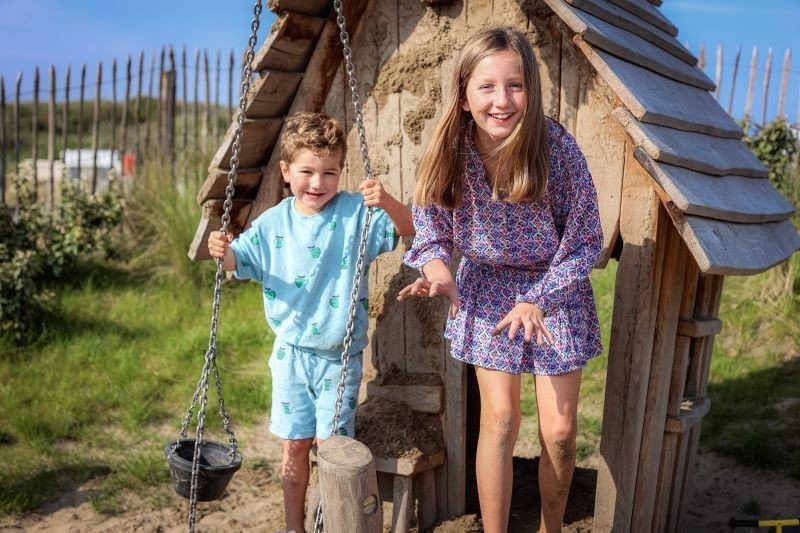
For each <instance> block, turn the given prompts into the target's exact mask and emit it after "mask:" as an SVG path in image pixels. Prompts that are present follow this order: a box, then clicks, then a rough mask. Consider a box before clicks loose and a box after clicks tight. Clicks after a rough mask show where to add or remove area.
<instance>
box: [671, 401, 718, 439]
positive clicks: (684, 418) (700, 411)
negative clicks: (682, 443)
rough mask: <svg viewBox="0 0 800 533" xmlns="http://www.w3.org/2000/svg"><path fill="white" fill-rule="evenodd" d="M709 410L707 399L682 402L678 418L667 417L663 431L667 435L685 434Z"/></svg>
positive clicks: (709, 404) (709, 403) (709, 405)
mask: <svg viewBox="0 0 800 533" xmlns="http://www.w3.org/2000/svg"><path fill="white" fill-rule="evenodd" d="M710 410H711V402H710V401H709V399H708V398H689V399H686V400H684V401H683V404H682V405H681V412H680V414H679V415H678V416H673V415H669V416H668V417H667V423H666V425H665V427H664V431H667V432H668V433H686V432H687V431H689V429H691V428H693V427H694V426H696V425H697V424H698V423H700V421H701V420H703V418H704V417H705V416H706V415H707V414H708V412H709V411H710Z"/></svg>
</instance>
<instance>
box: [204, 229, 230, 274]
mask: <svg viewBox="0 0 800 533" xmlns="http://www.w3.org/2000/svg"><path fill="white" fill-rule="evenodd" d="M232 240H233V235H232V234H230V233H222V232H221V231H212V232H211V234H210V235H209V236H208V253H209V254H210V255H211V257H213V258H215V259H222V268H223V270H225V271H227V272H230V271H233V270H236V254H235V253H234V252H233V250H232V249H231V241H232Z"/></svg>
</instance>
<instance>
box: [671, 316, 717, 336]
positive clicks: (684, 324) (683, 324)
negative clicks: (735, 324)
mask: <svg viewBox="0 0 800 533" xmlns="http://www.w3.org/2000/svg"><path fill="white" fill-rule="evenodd" d="M720 331H722V320H720V319H718V318H687V319H684V320H681V321H680V322H678V335H684V336H686V337H691V338H693V339H697V338H701V337H708V336H710V335H716V334H717V333H719V332H720Z"/></svg>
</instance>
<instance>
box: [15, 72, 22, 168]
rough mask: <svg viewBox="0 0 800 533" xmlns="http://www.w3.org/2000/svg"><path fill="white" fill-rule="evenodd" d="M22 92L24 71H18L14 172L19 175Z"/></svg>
mask: <svg viewBox="0 0 800 533" xmlns="http://www.w3.org/2000/svg"><path fill="white" fill-rule="evenodd" d="M21 93H22V72H18V73H17V86H16V92H15V93H14V174H16V175H17V177H19V150H20V147H19V97H20V94H21Z"/></svg>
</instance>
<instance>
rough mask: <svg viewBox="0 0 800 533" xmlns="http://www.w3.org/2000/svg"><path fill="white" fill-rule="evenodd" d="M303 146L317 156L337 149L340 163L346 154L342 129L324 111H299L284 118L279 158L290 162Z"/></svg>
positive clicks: (327, 154) (322, 155)
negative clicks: (284, 123)
mask: <svg viewBox="0 0 800 533" xmlns="http://www.w3.org/2000/svg"><path fill="white" fill-rule="evenodd" d="M303 148H308V149H309V150H311V151H312V152H313V153H314V155H316V156H317V157H328V156H329V155H331V154H333V153H336V152H337V151H338V152H339V155H340V163H341V164H342V165H344V159H345V156H346V155H347V141H346V139H345V136H344V131H342V128H341V126H339V123H338V122H337V121H336V120H335V119H333V118H331V117H330V116H328V115H326V114H325V113H309V112H299V113H295V114H294V115H292V116H291V117H289V118H288V119H287V120H286V125H285V126H284V128H283V134H282V135H281V160H282V161H286V162H287V163H291V162H292V161H294V158H295V157H297V153H298V152H299V151H300V150H302V149H303Z"/></svg>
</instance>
